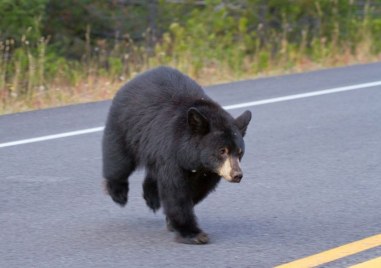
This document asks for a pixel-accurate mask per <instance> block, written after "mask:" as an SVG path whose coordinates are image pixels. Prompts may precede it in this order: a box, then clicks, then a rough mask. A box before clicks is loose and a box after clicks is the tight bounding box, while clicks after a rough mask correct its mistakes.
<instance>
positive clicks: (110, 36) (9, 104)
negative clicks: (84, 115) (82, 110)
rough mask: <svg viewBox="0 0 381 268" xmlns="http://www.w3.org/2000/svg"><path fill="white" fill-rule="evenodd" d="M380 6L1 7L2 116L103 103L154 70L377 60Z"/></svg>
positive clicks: (46, 2) (219, 1) (228, 74)
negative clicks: (161, 67)
mask: <svg viewBox="0 0 381 268" xmlns="http://www.w3.org/2000/svg"><path fill="white" fill-rule="evenodd" d="M380 14H381V0H373V1H371V0H368V1H365V0H316V1H310V0H267V1H266V0H234V1H225V0H204V1H200V0H188V1H187V0H183V1H182V0H141V1H137V0H129V1H128V0H120V1H111V0H110V1H103V0H67V1H60V0H18V1H13V0H3V1H0V17H1V18H2V19H1V20H0V113H9V112H15V111H24V110H29V109H35V108H41V107H49V106H56V105H61V104H67V103H75V102H82V101H93V100H100V99H105V98H111V97H112V95H113V94H114V92H115V90H116V89H117V88H118V87H119V86H120V85H121V84H122V83H125V82H126V81H127V80H128V79H130V78H131V77H133V76H134V75H135V74H136V73H138V72H141V71H143V70H145V69H148V68H151V67H154V66H157V65H162V64H165V65H171V66H174V67H177V68H179V69H181V70H182V71H184V72H186V73H188V74H189V75H191V76H193V77H194V78H196V79H198V80H199V81H201V82H202V83H203V84H210V83H215V82H224V81H229V80H235V79H240V78H247V77H253V76H258V75H266V74H274V73H287V72H297V71H304V70H311V69H316V68H320V67H326V66H338V65H345V64H352V63H358V62H369V61H374V60H379V59H381V56H380V55H381V39H380V38H379V36H380V34H381V18H380Z"/></svg>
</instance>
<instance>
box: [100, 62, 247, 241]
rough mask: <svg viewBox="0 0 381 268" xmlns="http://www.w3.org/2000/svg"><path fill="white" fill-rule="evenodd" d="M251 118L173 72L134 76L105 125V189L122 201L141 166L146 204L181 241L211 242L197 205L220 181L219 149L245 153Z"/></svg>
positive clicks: (158, 70) (238, 154)
mask: <svg viewBox="0 0 381 268" xmlns="http://www.w3.org/2000/svg"><path fill="white" fill-rule="evenodd" d="M250 119H251V113H250V112H249V111H246V112H245V113H243V114H242V115H241V116H240V117H239V118H237V119H236V120H235V119H233V118H232V117H231V116H230V114H228V113H227V112H226V111H224V110H223V109H222V108H221V107H220V106H219V105H218V104H217V103H215V102H214V101H212V100H211V99H210V98H209V97H208V96H207V95H206V94H205V93H204V91H203V89H202V88H201V87H200V86H199V85H198V84H197V83H196V82H194V81H193V80H192V79H190V78H189V77H187V76H185V75H183V74H181V73H180V72H179V71H177V70H175V69H172V68H168V67H159V68H156V69H153V70H150V71H148V72H145V73H143V74H141V75H139V76H137V77H136V78H134V79H133V80H131V81H130V82H128V83H127V84H126V85H125V86H123V87H122V88H121V89H120V90H119V91H118V93H117V94H116V96H115V98H114V100H113V102H112V105H111V108H110V111H109V116H108V119H107V123H106V127H105V130H104V137H103V175H104V178H105V180H106V189H107V191H108V193H109V194H110V196H111V197H112V199H113V200H114V201H115V202H116V203H118V204H120V205H122V206H124V205H125V204H126V203H127V194H128V177H129V176H130V175H131V173H132V172H133V171H134V170H135V169H136V168H137V167H138V166H144V167H145V168H146V177H145V179H144V182H143V197H144V199H145V200H146V203H147V205H148V207H150V208H151V209H152V210H153V211H156V210H158V209H159V208H160V206H163V209H164V213H165V214H166V217H167V226H168V229H170V230H174V231H176V232H177V234H178V235H177V241H179V242H182V243H191V244H204V243H207V242H208V237H207V235H206V234H205V233H203V232H202V230H201V229H200V228H199V227H198V224H197V222H196V217H195V215H194V210H193V207H194V205H196V204H197V203H198V202H200V201H201V200H202V199H204V198H205V197H206V196H207V195H208V193H210V192H211V191H212V190H214V189H215V187H216V186H217V184H218V182H219V181H220V175H218V168H219V167H220V166H221V163H222V161H224V159H225V158H224V157H226V156H223V155H221V153H220V152H221V148H228V151H229V154H230V155H232V156H234V157H239V159H240V158H241V157H242V155H243V151H244V142H243V138H242V137H243V135H244V134H245V131H246V128H247V125H248V123H249V121H250ZM241 177H242V176H241ZM239 179H240V178H239Z"/></svg>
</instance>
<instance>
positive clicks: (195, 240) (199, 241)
mask: <svg viewBox="0 0 381 268" xmlns="http://www.w3.org/2000/svg"><path fill="white" fill-rule="evenodd" d="M176 242H178V243H183V244H191V245H204V244H207V243H208V242H209V237H208V235H207V234H206V233H204V232H200V233H198V234H196V235H192V236H186V237H183V236H181V235H179V234H178V235H177V236H176Z"/></svg>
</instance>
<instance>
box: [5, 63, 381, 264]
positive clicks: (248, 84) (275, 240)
mask: <svg viewBox="0 0 381 268" xmlns="http://www.w3.org/2000/svg"><path fill="white" fill-rule="evenodd" d="M206 91H207V93H208V94H209V95H210V96H211V97H212V98H213V99H215V100H216V101H218V102H219V103H220V104H221V105H223V106H225V107H226V108H227V109H229V112H231V113H232V114H233V115H239V114H240V113H242V111H243V110H245V109H250V110H251V111H252V113H253V119H252V122H251V123H250V127H249V129H248V132H247V136H246V138H245V140H246V155H245V156H244V159H243V162H242V167H243V171H244V178H243V180H242V182H241V183H240V184H229V183H228V182H225V181H222V182H221V184H220V185H219V186H218V189H217V191H216V192H214V193H212V194H211V195H210V196H209V197H208V198H207V199H206V200H204V201H203V202H202V203H201V204H200V205H199V206H197V207H196V214H197V215H198V219H199V223H200V226H201V227H202V228H203V229H204V230H205V231H206V232H207V233H209V235H210V238H211V243H210V244H208V245H205V246H192V245H183V244H178V243H175V242H174V241H173V234H171V233H168V232H167V231H166V229H165V225H164V216H163V214H162V212H161V211H159V212H158V213H156V214H153V213H152V212H151V211H150V210H149V209H148V208H147V207H146V206H145V203H144V200H143V199H142V197H141V195H142V187H141V183H142V178H143V171H138V172H136V173H134V175H133V176H132V177H131V178H130V193H129V203H128V204H127V206H126V207H125V208H120V207H119V206H117V205H115V204H114V203H113V202H112V201H111V199H110V198H109V197H108V196H107V195H105V194H104V192H103V191H102V178H101V150H100V146H101V145H100V141H101V136H102V131H101V130H102V126H103V124H104V122H105V118H106V114H107V110H108V108H109V105H110V102H109V101H104V102H97V103H89V104H82V105H73V106H67V107H62V108H56V109H47V110H41V111H34V112H28V113H19V114H11V115H5V116H0V267H7V268H8V267H39V268H41V267H71V268H73V267H258V268H261V267H264V268H265V267H275V266H279V265H281V264H285V263H289V264H286V265H284V267H303V265H302V264H297V263H296V264H295V263H294V264H295V265H296V266H292V265H293V263H292V262H293V261H295V260H298V259H301V258H304V257H307V256H311V255H314V254H318V253H321V254H322V255H321V256H320V257H319V260H320V262H319V263H318V264H319V265H320V264H321V266H319V267H348V266H351V265H355V264H358V263H362V262H366V261H370V260H373V261H374V263H375V262H376V261H377V259H375V258H376V257H379V256H381V247H380V245H381V238H379V234H380V233H381V209H380V208H381V165H380V162H381V63H375V64H367V65H357V66H352V67H346V68H336V69H328V70H322V71H316V72H309V73H302V74H295V75H286V76H276V77H269V78H260V79H255V80H247V81H239V82H235V83H230V84H223V85H216V86H212V87H208V88H207V89H206ZM237 105H238V106H237ZM77 131H80V132H77ZM56 134H58V136H56ZM51 135H54V136H51ZM32 138H38V139H37V140H34V139H32ZM31 139H32V140H31ZM365 238H369V239H371V240H372V242H373V244H372V245H373V246H371V247H370V248H366V247H365V249H363V248H362V246H364V244H366V245H369V243H368V242H369V241H368V240H366V241H368V242H364V241H361V240H362V239H365ZM359 240H360V241H359ZM354 241H359V242H356V243H355V244H353V245H349V246H351V247H353V248H355V250H354V253H356V254H353V255H350V256H348V255H349V254H348V253H345V254H344V256H339V254H336V253H337V252H336V251H334V252H336V253H333V255H334V256H333V258H332V256H331V257H330V258H329V257H327V254H326V253H325V252H326V251H327V250H329V249H332V248H338V251H340V249H341V248H340V247H341V246H344V247H347V246H346V245H348V243H351V242H354ZM345 249H347V248H345ZM344 251H345V252H347V250H344ZM335 254H336V255H335ZM310 258H312V259H313V258H314V257H310ZM310 258H308V260H310ZM290 262H291V263H290ZM314 265H317V263H315V264H314ZM378 267H381V266H378Z"/></svg>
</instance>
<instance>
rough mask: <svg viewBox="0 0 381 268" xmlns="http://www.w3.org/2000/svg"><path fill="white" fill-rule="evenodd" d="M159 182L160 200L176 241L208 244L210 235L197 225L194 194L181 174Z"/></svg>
mask: <svg viewBox="0 0 381 268" xmlns="http://www.w3.org/2000/svg"><path fill="white" fill-rule="evenodd" d="M171 173H172V174H166V176H165V177H163V176H160V177H159V180H158V186H159V193H160V200H161V202H162V205H163V208H164V213H165V214H166V221H167V227H170V228H169V229H173V230H174V231H175V232H176V233H177V235H176V241H177V242H179V243H184V244H206V243H208V241H209V238H208V235H207V234H206V233H204V232H203V231H202V230H201V229H200V228H199V227H198V225H197V221H196V217H195V215H194V211H193V201H192V194H191V189H190V187H189V185H188V184H187V182H186V179H185V176H184V174H181V172H177V173H175V172H173V170H172V172H171Z"/></svg>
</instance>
